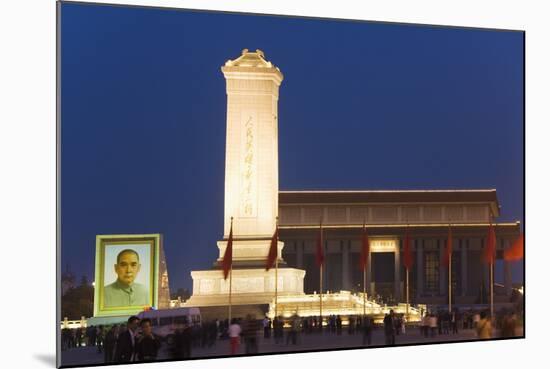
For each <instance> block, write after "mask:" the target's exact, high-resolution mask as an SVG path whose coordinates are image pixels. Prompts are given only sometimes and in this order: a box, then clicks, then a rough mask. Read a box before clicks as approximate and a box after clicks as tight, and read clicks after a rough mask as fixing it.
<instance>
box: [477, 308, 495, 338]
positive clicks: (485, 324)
mask: <svg viewBox="0 0 550 369" xmlns="http://www.w3.org/2000/svg"><path fill="white" fill-rule="evenodd" d="M479 318H480V319H479V321H478V322H477V326H476V332H477V336H478V337H479V338H481V339H488V338H491V337H492V335H493V327H492V326H491V319H490V317H489V315H488V314H487V313H486V312H485V311H482V312H481V314H480V316H479Z"/></svg>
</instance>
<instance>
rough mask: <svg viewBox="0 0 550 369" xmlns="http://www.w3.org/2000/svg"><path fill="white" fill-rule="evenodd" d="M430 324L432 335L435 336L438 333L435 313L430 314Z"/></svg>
mask: <svg viewBox="0 0 550 369" xmlns="http://www.w3.org/2000/svg"><path fill="white" fill-rule="evenodd" d="M429 326H430V335H431V337H435V335H436V333H437V316H436V315H435V314H433V313H432V314H430V320H429Z"/></svg>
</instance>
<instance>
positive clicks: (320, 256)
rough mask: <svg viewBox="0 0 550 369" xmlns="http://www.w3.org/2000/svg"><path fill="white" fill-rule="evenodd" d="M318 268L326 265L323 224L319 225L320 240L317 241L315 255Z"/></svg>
mask: <svg viewBox="0 0 550 369" xmlns="http://www.w3.org/2000/svg"><path fill="white" fill-rule="evenodd" d="M315 256H316V257H315V261H316V262H317V266H318V267H320V266H321V265H323V264H324V263H325V251H324V242H323V224H322V223H319V238H318V239H317V254H316V255H315Z"/></svg>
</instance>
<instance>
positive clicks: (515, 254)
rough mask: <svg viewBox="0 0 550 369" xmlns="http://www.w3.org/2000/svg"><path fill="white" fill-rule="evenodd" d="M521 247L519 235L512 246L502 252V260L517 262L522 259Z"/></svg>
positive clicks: (521, 236)
mask: <svg viewBox="0 0 550 369" xmlns="http://www.w3.org/2000/svg"><path fill="white" fill-rule="evenodd" d="M523 247H524V245H523V233H521V234H520V235H519V237H518V238H517V240H515V241H514V243H513V244H512V246H511V247H510V248H508V249H507V250H505V251H504V260H506V261H517V260H521V259H523Z"/></svg>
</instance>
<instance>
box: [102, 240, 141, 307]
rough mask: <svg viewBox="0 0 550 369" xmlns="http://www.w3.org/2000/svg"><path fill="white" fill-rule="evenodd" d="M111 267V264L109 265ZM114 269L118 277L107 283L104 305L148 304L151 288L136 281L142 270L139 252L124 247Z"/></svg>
mask: <svg viewBox="0 0 550 369" xmlns="http://www.w3.org/2000/svg"><path fill="white" fill-rule="evenodd" d="M107 267H109V265H107ZM114 270H115V273H116V275H117V279H116V280H115V281H114V282H112V283H110V284H108V285H106V286H105V289H104V291H103V293H104V297H103V301H104V303H103V306H105V307H117V306H147V305H149V289H148V287H147V286H146V285H144V284H141V283H138V282H136V278H137V277H138V275H139V272H140V270H141V261H140V257H139V253H138V252H137V251H136V250H134V249H124V250H122V251H120V252H119V253H118V254H117V257H116V263H115V264H114Z"/></svg>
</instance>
